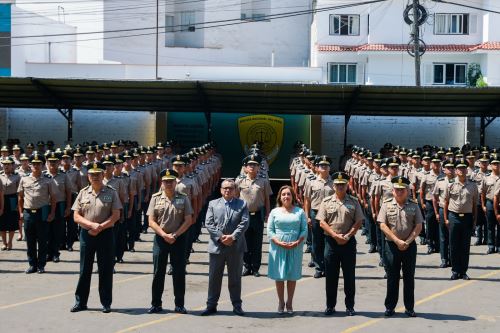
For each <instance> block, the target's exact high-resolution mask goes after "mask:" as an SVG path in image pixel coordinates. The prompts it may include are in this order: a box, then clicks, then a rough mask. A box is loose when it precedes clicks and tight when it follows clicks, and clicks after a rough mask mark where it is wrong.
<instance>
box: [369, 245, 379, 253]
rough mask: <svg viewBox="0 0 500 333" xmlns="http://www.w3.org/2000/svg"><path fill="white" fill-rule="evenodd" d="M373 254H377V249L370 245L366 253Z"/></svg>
mask: <svg viewBox="0 0 500 333" xmlns="http://www.w3.org/2000/svg"><path fill="white" fill-rule="evenodd" d="M375 252H377V248H376V247H375V246H373V245H371V246H370V248H369V249H368V253H375Z"/></svg>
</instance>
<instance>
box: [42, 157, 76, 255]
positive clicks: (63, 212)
mask: <svg viewBox="0 0 500 333" xmlns="http://www.w3.org/2000/svg"><path fill="white" fill-rule="evenodd" d="M60 159H61V156H60V154H59V153H56V152H52V151H51V152H47V156H46V160H47V164H48V169H47V170H46V171H44V172H43V174H44V176H45V177H47V178H51V179H53V180H54V183H55V185H56V190H55V192H54V197H55V200H56V214H55V216H54V220H53V221H52V222H51V223H50V226H49V242H48V251H49V253H48V255H47V261H54V262H55V263H57V262H59V255H60V252H59V250H60V248H61V245H63V240H64V230H65V226H66V221H65V218H66V217H68V216H69V214H70V212H71V192H72V191H73V188H72V186H71V181H70V180H69V178H68V175H67V174H66V173H65V172H63V171H60V170H59V161H60Z"/></svg>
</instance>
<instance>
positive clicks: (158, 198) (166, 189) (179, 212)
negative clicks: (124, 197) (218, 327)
mask: <svg viewBox="0 0 500 333" xmlns="http://www.w3.org/2000/svg"><path fill="white" fill-rule="evenodd" d="M177 177H178V175H177V172H175V171H174V170H170V169H166V170H163V171H162V172H161V173H160V179H161V182H162V186H161V188H162V190H161V191H160V192H157V193H155V194H154V195H153V196H152V197H151V201H150V203H149V207H148V211H147V215H148V220H149V227H150V228H151V229H153V230H154V232H155V237H154V241H153V265H154V273H153V274H154V276H153V284H152V288H151V289H152V300H151V308H150V309H149V310H148V313H158V312H161V311H162V310H163V308H162V300H161V297H162V294H163V289H164V286H165V274H166V270H167V263H168V260H169V258H168V257H169V256H170V263H171V265H172V279H173V283H174V297H175V309H174V311H175V312H177V313H182V314H185V313H187V311H186V308H185V307H184V294H185V290H186V241H187V238H186V234H185V232H186V231H187V230H188V229H189V227H190V226H191V224H192V221H193V220H192V214H193V209H192V207H191V202H190V200H189V198H188V197H187V196H186V195H184V194H182V193H179V192H176V190H175V187H176V182H177V181H176V179H177Z"/></svg>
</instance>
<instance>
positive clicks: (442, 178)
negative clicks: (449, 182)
mask: <svg viewBox="0 0 500 333" xmlns="http://www.w3.org/2000/svg"><path fill="white" fill-rule="evenodd" d="M445 179H446V176H439V177H438V179H437V180H438V181H441V180H445Z"/></svg>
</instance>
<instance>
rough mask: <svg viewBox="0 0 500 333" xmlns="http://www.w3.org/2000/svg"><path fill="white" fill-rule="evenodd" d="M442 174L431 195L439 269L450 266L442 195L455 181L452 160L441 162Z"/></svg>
mask: <svg viewBox="0 0 500 333" xmlns="http://www.w3.org/2000/svg"><path fill="white" fill-rule="evenodd" d="M443 167H444V174H445V175H443V176H440V177H439V178H438V179H437V182H436V185H435V186H434V190H433V191H432V195H433V196H434V200H433V202H432V204H433V206H434V213H435V215H436V218H437V220H438V223H439V253H440V255H441V264H440V265H439V267H440V268H446V267H449V266H450V232H449V230H448V226H447V225H446V224H445V218H444V193H445V191H446V188H447V187H448V185H449V184H450V183H453V182H454V181H455V161H454V160H453V159H452V158H449V159H447V160H446V161H444V162H443Z"/></svg>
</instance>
